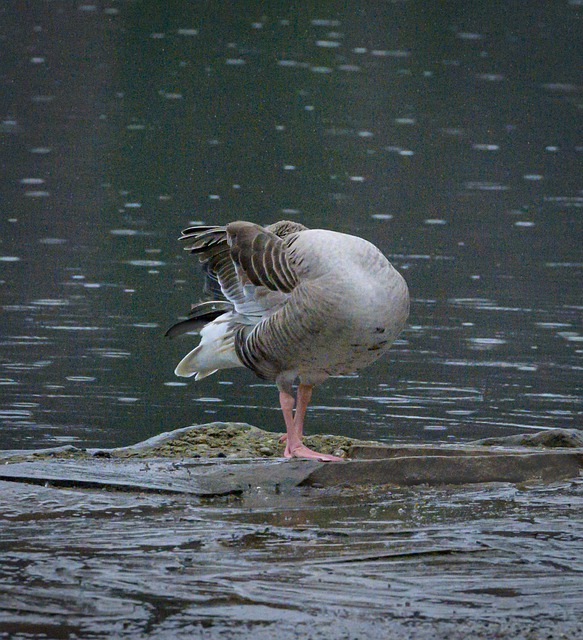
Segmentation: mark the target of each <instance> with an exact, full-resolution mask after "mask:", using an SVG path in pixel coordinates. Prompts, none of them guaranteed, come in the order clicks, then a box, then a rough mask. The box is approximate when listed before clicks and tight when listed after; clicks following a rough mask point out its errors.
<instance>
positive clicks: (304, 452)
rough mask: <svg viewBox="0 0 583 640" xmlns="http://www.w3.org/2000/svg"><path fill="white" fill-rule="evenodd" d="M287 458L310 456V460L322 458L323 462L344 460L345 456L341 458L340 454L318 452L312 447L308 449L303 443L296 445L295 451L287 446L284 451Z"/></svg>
mask: <svg viewBox="0 0 583 640" xmlns="http://www.w3.org/2000/svg"><path fill="white" fill-rule="evenodd" d="M283 455H284V457H286V458H308V459H310V460H320V461H321V462H343V461H344V458H339V457H338V456H333V455H331V454H329V453H318V452H317V451H313V450H312V449H308V447H306V446H305V445H303V444H300V445H299V446H297V447H295V449H294V450H293V451H290V449H289V447H287V446H286V448H285V451H284V453H283Z"/></svg>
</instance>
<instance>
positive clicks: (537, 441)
mask: <svg viewBox="0 0 583 640" xmlns="http://www.w3.org/2000/svg"><path fill="white" fill-rule="evenodd" d="M469 444H471V445H484V446H497V445H500V446H505V447H507V446H523V447H545V448H548V449H553V448H556V447H567V448H569V449H577V448H579V447H583V432H581V431H580V430H579V429H548V430H546V431H539V432H538V433H519V434H517V435H515V436H504V437H499V438H484V439H483V440H475V441H474V442H470V443H469Z"/></svg>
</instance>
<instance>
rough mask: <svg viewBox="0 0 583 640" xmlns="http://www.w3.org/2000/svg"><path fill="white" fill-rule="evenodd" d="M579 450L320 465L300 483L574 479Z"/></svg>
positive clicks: (582, 460) (581, 463) (582, 463)
mask: <svg viewBox="0 0 583 640" xmlns="http://www.w3.org/2000/svg"><path fill="white" fill-rule="evenodd" d="M582 468H583V453H581V452H579V451H577V452H569V451H565V452H563V451H561V452H557V451H548V452H540V453H538V452H537V453H515V452H513V453H502V452H497V453H495V454H494V455H492V454H486V455H481V454H470V455H463V454H460V455H451V452H449V455H423V456H406V457H395V458H385V459H378V460H353V461H351V462H349V463H344V464H321V465H320V466H319V467H318V468H317V469H315V470H314V471H313V472H312V473H310V475H309V477H308V478H307V479H306V480H304V481H303V483H302V484H304V485H309V486H323V487H330V486H338V485H365V484H366V485H380V484H391V485H396V486H414V485H444V484H453V485H459V484H473V483H483V482H515V483H517V482H527V481H530V480H541V481H543V482H555V481H557V480H561V479H565V478H574V477H577V476H578V475H579V473H580V471H581V469H582Z"/></svg>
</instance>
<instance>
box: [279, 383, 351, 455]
mask: <svg viewBox="0 0 583 640" xmlns="http://www.w3.org/2000/svg"><path fill="white" fill-rule="evenodd" d="M312 388H313V387H312V385H308V384H300V386H299V387H298V400H297V405H296V413H295V416H294V418H293V421H292V422H291V424H290V422H289V417H290V416H291V413H292V411H291V407H293V404H292V405H291V406H290V402H289V399H291V400H292V402H293V398H292V396H290V395H289V394H287V393H285V392H281V393H280V394H279V399H280V403H281V410H282V412H283V417H284V420H285V426H286V430H287V439H286V446H285V452H284V454H283V455H284V456H285V457H286V458H315V459H316V460H324V461H334V460H342V458H339V457H338V456H332V455H329V454H327V453H318V452H317V451H312V449H308V447H306V446H305V445H304V444H302V436H303V432H304V417H305V415H306V409H307V408H308V404H309V403H310V400H311V398H312ZM282 395H283V396H284V401H283V402H282ZM284 402H285V408H284Z"/></svg>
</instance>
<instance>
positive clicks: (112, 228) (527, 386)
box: [0, 1, 583, 447]
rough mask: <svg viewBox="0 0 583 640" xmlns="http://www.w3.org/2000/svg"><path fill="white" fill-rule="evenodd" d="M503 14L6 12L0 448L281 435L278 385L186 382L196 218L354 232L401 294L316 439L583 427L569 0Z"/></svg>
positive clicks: (324, 414)
mask: <svg viewBox="0 0 583 640" xmlns="http://www.w3.org/2000/svg"><path fill="white" fill-rule="evenodd" d="M87 7H92V9H91V10H89V9H88V8H87ZM145 7H147V10H146V9H145ZM508 11H509V12H510V13H508V12H507V13H506V14H504V15H501V14H500V15H499V13H498V12H497V11H496V9H495V8H487V7H486V8H483V9H480V10H479V11H478V10H468V11H464V12H463V13H459V12H458V10H457V9H455V8H450V9H448V10H447V11H443V10H441V9H440V10H439V11H438V12H437V11H433V10H432V8H431V7H429V6H428V7H425V8H424V9H423V11H422V12H421V14H423V15H421V14H419V12H418V10H417V8H414V7H413V5H411V4H410V3H394V4H391V5H387V6H385V5H383V7H382V11H381V10H380V9H379V7H377V6H376V5H374V4H373V5H371V6H367V7H366V8H364V9H363V10H362V11H358V12H357V11H355V10H354V9H353V8H350V7H346V6H345V4H341V3H332V4H330V5H327V6H326V8H325V9H322V10H321V12H319V15H312V14H309V13H307V12H306V13H305V14H302V13H301V12H299V13H298V12H297V10H296V9H294V8H291V7H290V8H284V9H282V10H281V11H280V12H277V13H272V12H270V11H268V10H267V9H265V7H262V8H261V10H260V11H259V12H256V14H255V12H253V11H251V10H250V9H249V8H248V7H247V8H237V7H235V8H233V9H232V12H231V14H230V15H229V17H228V18H227V19H225V18H224V16H223V17H221V18H219V16H220V15H221V12H220V11H214V5H213V3H211V4H210V5H207V6H205V8H203V7H201V6H199V5H196V4H191V3H183V5H181V6H180V7H179V8H176V10H175V11H173V12H172V13H171V14H168V12H167V11H166V10H165V9H164V8H163V7H162V6H161V5H160V4H159V3H156V2H153V1H151V2H149V1H148V2H145V3H143V2H142V3H139V5H138V4H136V3H134V2H130V1H127V2H120V3H117V5H116V7H101V6H98V5H76V4H75V3H71V4H67V3H64V4H63V3H61V4H58V3H57V4H55V3H48V4H47V3H44V2H40V1H39V2H33V3H32V5H31V11H30V12H28V13H26V14H25V13H18V14H17V13H15V12H14V11H13V10H11V9H10V8H6V9H4V10H3V21H2V22H3V25H2V27H1V29H2V34H3V38H4V42H5V44H6V46H7V47H8V49H9V50H10V52H11V56H12V59H13V60H14V61H17V65H16V66H15V67H13V66H10V65H9V63H8V62H7V61H6V60H7V59H6V60H5V61H3V62H0V65H2V70H3V72H4V74H5V76H6V77H7V78H8V80H9V81H10V83H11V87H12V89H11V100H10V104H9V106H8V107H7V109H8V110H7V111H6V112H4V113H2V114H0V121H1V122H0V136H1V137H2V143H3V144H2V148H3V152H4V154H5V158H6V161H7V162H6V166H7V175H6V178H5V180H4V186H5V188H6V194H5V196H3V208H2V212H1V213H0V238H1V240H0V242H1V243H0V285H1V287H2V289H1V291H2V301H1V305H2V311H3V320H2V332H1V336H0V342H1V344H2V347H3V360H2V363H1V365H0V366H1V367H2V370H1V371H0V386H1V388H2V394H1V400H0V411H1V413H0V420H1V424H2V429H1V430H0V444H1V445H2V446H4V447H20V446H25V447H28V446H37V445H40V444H42V445H44V444H51V443H52V442H55V441H56V440H57V438H60V437H68V438H75V439H76V440H77V441H78V442H79V443H81V444H87V445H100V446H112V445H118V444H127V443H130V442H133V441H135V440H137V439H139V438H145V437H147V436H150V435H153V434H155V433H158V432H161V431H166V430H169V429H172V428H175V427H179V426H182V425H184V424H188V423H192V422H199V421H206V420H208V419H209V418H212V419H217V418H218V419H223V420H237V421H248V422H251V423H253V424H257V425H258V426H261V427H264V428H269V429H273V430H276V429H280V428H281V420H280V417H279V415H278V413H277V410H276V406H275V405H276V395H275V391H274V389H273V387H271V386H269V385H266V386H264V385H257V384H255V383H256V380H255V379H254V378H253V377H252V376H251V375H250V374H248V373H247V372H244V371H231V372H225V373H223V374H221V376H215V377H214V378H210V379H208V380H205V381H201V382H200V383H198V384H196V385H193V384H189V385H188V386H186V387H185V386H184V384H183V383H180V382H178V381H177V380H175V379H174V378H173V375H172V370H173V367H174V363H175V362H176V360H177V357H178V356H179V354H181V353H182V352H183V351H184V349H185V342H182V343H179V342H171V343H169V342H166V341H164V340H163V339H162V334H163V331H164V329H165V327H166V326H168V325H169V324H171V323H172V322H173V321H174V318H175V316H176V315H179V314H180V313H183V312H184V311H185V310H186V309H188V305H189V304H190V303H191V302H194V301H196V299H197V289H198V287H199V286H200V279H199V276H198V274H197V273H196V265H195V264H194V262H193V261H192V260H191V259H189V257H188V256H184V255H182V254H181V251H180V248H179V247H178V245H177V243H176V242H175V238H176V236H177V235H178V231H179V229H180V228H182V227H183V226H185V225H187V224H197V223H223V222H226V221H228V220H230V219H234V218H251V219H253V220H256V221H257V222H271V221H273V220H275V219H277V218H281V217H289V218H295V219H298V220H301V221H302V222H305V223H306V224H307V225H308V226H325V227H326V226H328V227H333V228H335V229H338V230H340V231H347V232H351V233H357V234H359V235H362V236H364V237H366V238H369V239H371V240H373V241H374V242H376V243H377V244H378V245H379V246H380V247H381V248H382V249H383V250H384V251H385V252H386V253H387V254H388V255H389V256H390V258H391V260H392V261H393V262H394V263H395V265H396V266H397V267H398V268H399V269H400V270H401V271H402V272H403V273H404V274H405V276H406V278H407V280H408V282H409V286H410V289H411V291H412V294H413V303H412V314H411V325H410V326H409V328H408V329H407V331H406V332H405V333H404V334H403V336H402V338H401V340H400V341H399V342H398V343H397V344H396V345H395V347H394V349H393V350H392V352H391V354H390V355H389V356H388V358H386V359H385V360H384V361H383V362H381V363H379V364H378V365H376V366H374V367H373V368H371V369H369V370H367V371H365V372H363V373H362V374H361V375H360V376H358V377H350V378H340V379H337V380H333V381H330V382H329V383H328V384H327V385H325V386H324V387H323V388H321V389H318V390H317V392H316V394H315V397H314V406H313V407H312V408H311V411H312V413H313V417H312V419H310V425H311V428H313V429H314V430H318V431H321V432H340V431H341V432H343V433H345V434H347V435H354V436H360V437H372V438H378V439H384V440H392V439H401V440H407V439H408V440H419V439H422V440H428V439H432V440H452V439H467V438H472V437H481V436H485V435H491V434H494V433H498V432H500V431H504V432H505V433H506V432H514V431H521V430H524V429H532V428H546V427H573V426H578V425H579V424H580V417H581V388H580V384H579V383H578V380H579V379H580V372H581V365H580V355H581V345H580V342H581V311H582V307H581V302H580V270H581V267H582V265H583V262H582V261H581V253H580V246H579V240H578V238H579V237H580V235H581V234H580V220H579V217H578V213H579V210H580V208H581V206H582V203H583V198H582V196H581V194H580V184H579V182H578V180H579V177H578V173H577V170H576V168H577V166H578V162H579V159H580V154H581V151H583V147H581V146H580V142H579V141H578V140H577V139H576V127H575V126H574V122H575V120H574V118H575V112H576V110H577V108H578V107H579V106H580V103H581V102H580V101H581V94H580V89H579V87H578V85H577V84H576V82H577V78H575V77H574V69H576V68H578V66H577V62H578V60H575V56H574V50H572V49H571V48H570V47H569V46H567V45H568V44H569V43H571V42H574V41H575V39H574V38H575V37H576V32H575V29H576V25H577V16H576V11H577V8H576V6H575V5H574V4H573V3H563V2H558V1H557V2H549V3H546V4H545V6H544V7H541V8H539V9H538V10H537V12H532V11H529V10H527V9H526V8H524V7H522V8H520V7H518V6H516V7H512V8H510V9H508ZM251 14H253V15H251ZM420 20H421V21H422V22H423V24H424V25H425V27H424V29H423V30H420V29H419V24H420ZM396 25H399V27H398V29H397V27H396ZM557 42H559V43H564V44H565V46H560V47H557V46H556V43H557ZM63 43H66V46H65V45H63ZM533 52H537V53H536V55H534V54H533ZM535 58H536V64H534V63H533V60H534V59H535ZM14 68H18V69H19V71H18V74H15V71H14Z"/></svg>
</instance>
